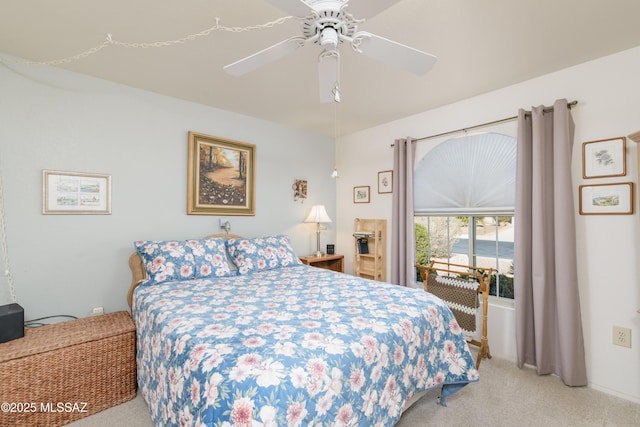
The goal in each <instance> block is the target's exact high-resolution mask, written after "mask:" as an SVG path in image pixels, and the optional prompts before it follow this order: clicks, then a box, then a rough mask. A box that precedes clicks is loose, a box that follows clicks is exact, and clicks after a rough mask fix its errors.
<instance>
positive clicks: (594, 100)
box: [336, 48, 640, 402]
mask: <svg viewBox="0 0 640 427" xmlns="http://www.w3.org/2000/svg"><path fill="white" fill-rule="evenodd" d="M639 75H640V48H635V49H631V50H628V51H625V52H621V53H619V54H616V55H612V56H609V57H605V58H601V59H599V60H596V61H592V62H589V63H585V64H582V65H579V66H576V67H572V68H568V69H565V70H562V71H560V72H556V73H553V74H549V75H547V76H543V77H540V78H537V79H533V80H530V81H527V82H524V83H521V84H517V85H514V86H510V87H507V88H504V89H501V90H497V91H494V92H490V93H487V94H485V95H482V96H478V97H474V98H470V99H467V100H464V101H461V102H458V103H455V104H451V105H448V106H445V107H442V108H438V109H434V110H430V111H426V112H424V113H421V114H418V115H415V116H412V117H407V118H405V119H402V120H398V121H395V122H392V123H388V124H385V125H382V126H378V127H375V128H371V129H367V130H365V131H362V132H358V133H355V134H352V135H348V136H346V137H343V138H341V139H340V140H339V141H338V142H337V145H336V158H337V165H338V168H339V170H340V173H341V178H340V179H339V180H338V187H337V202H338V205H337V209H338V229H337V233H338V238H337V243H338V245H339V246H340V247H341V248H349V247H353V243H352V242H353V240H352V239H353V238H352V237H351V233H352V227H353V219H354V218H356V217H360V218H386V219H387V221H388V223H389V225H390V222H391V200H392V197H391V195H389V194H377V172H378V171H382V170H386V169H392V167H393V154H392V150H391V148H390V144H391V143H392V142H393V140H394V139H396V138H400V137H406V136H412V137H416V138H420V137H424V136H429V135H433V134H438V133H442V132H447V131H451V130H455V129H460V128H464V127H469V126H473V125H476V124H480V123H485V122H489V121H493V120H498V119H502V118H506V117H511V116H514V115H516V114H517V110H518V109H519V108H525V109H530V107H531V106H537V105H551V104H553V102H554V101H555V100H556V99H559V98H566V99H567V100H569V101H572V100H577V101H578V102H579V104H578V106H577V107H576V108H574V109H573V110H572V114H573V117H574V120H575V123H576V133H575V145H574V158H573V175H574V186H575V204H576V221H577V244H578V248H579V249H578V259H579V265H578V268H579V280H580V293H581V294H580V299H581V305H582V321H583V328H584V338H585V349H586V354H587V367H588V378H589V381H590V385H591V386H592V387H594V388H597V389H600V390H603V391H606V392H608V393H611V394H614V395H618V396H621V397H625V398H627V399H629V400H633V401H637V402H640V363H638V361H639V360H640V315H638V314H637V313H636V309H638V308H639V307H640V280H639V278H640V267H638V264H639V262H638V261H639V259H640V248H639V247H638V243H637V242H638V234H639V225H640V224H639V222H638V218H639V216H638V213H636V214H634V215H624V216H580V215H578V209H577V201H578V186H579V185H581V184H583V183H587V182H593V183H600V182H625V181H632V182H634V183H636V184H637V182H638V179H637V176H638V174H637V172H638V167H637V147H636V144H635V143H634V142H632V141H631V140H628V141H627V142H628V144H627V171H628V173H627V176H625V177H622V178H608V179H591V180H584V179H582V173H581V150H582V143H583V142H586V141H593V140H599V139H606V138H613V137H619V136H625V135H628V134H630V133H632V132H635V131H637V130H640V121H639V120H638V117H640V101H639V95H640V92H639V89H638V76H639ZM398 96H402V94H399V95H398ZM360 185H370V186H371V189H372V191H371V203H369V204H354V203H353V202H352V191H353V187H354V186H360ZM636 195H637V188H636ZM635 211H636V212H638V202H637V199H636V202H635ZM346 268H347V270H348V271H352V269H353V255H352V251H351V250H350V251H349V252H347V257H346ZM513 322H514V318H513V310H512V309H511V308H510V307H503V306H501V305H494V304H491V305H490V308H489V323H490V324H489V343H490V345H491V350H492V353H493V354H494V355H496V356H500V357H506V358H509V359H512V360H515V358H516V355H515V345H514V340H515V338H514V336H515V335H514V334H515V332H514V331H515V329H514V327H513ZM613 325H619V326H624V327H627V328H631V329H632V336H633V338H632V344H633V348H631V349H628V348H624V347H618V346H614V345H612V326H613ZM633 340H635V341H633Z"/></svg>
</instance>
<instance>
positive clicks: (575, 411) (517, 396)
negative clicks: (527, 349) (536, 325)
mask: <svg viewBox="0 0 640 427" xmlns="http://www.w3.org/2000/svg"><path fill="white" fill-rule="evenodd" d="M436 396H437V391H435V390H434V391H431V392H429V393H428V394H427V395H426V396H424V397H423V398H422V399H421V400H419V401H418V402H416V403H415V404H414V405H413V406H412V407H411V408H409V410H408V411H407V412H406V413H405V414H404V415H403V417H402V419H401V420H400V422H398V424H396V426H397V427H418V426H465V427H466V426H544V427H555V426H558V427H559V426H563V427H564V426H640V404H636V403H632V402H629V401H627V400H624V399H620V398H617V397H613V396H610V395H607V394H604V393H601V392H598V391H596V390H593V389H590V388H586V387H580V388H571V387H567V386H565V385H564V384H563V383H562V381H560V380H559V379H558V378H557V377H554V376H544V377H539V376H537V375H536V374H535V372H534V371H533V370H531V369H518V368H517V367H516V366H515V365H514V363H513V362H510V361H506V360H501V359H497V358H495V357H494V358H493V359H490V360H483V361H482V364H481V366H480V382H477V383H473V384H469V385H468V386H466V387H465V388H463V389H462V390H461V391H459V392H458V393H456V394H454V395H453V396H450V397H449V398H448V399H447V407H443V406H441V405H438V404H437V403H436ZM69 426H72V427H98V426H100V427H102V426H104V427H107V426H128V427H151V426H153V423H152V422H151V418H150V417H149V414H148V412H147V406H146V404H145V402H144V400H143V399H142V397H141V396H138V397H137V398H136V399H134V400H131V401H129V402H127V403H124V404H122V405H119V406H116V407H114V408H111V409H107V410H106V411H103V412H100V413H98V414H95V415H92V416H90V417H87V418H84V419H82V420H79V421H76V422H74V423H71V424H69Z"/></svg>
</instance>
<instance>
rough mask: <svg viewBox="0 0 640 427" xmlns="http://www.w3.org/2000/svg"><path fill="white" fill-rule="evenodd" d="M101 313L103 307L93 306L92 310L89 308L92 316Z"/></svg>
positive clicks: (102, 312)
mask: <svg viewBox="0 0 640 427" xmlns="http://www.w3.org/2000/svg"><path fill="white" fill-rule="evenodd" d="M101 314H104V308H102V307H94V308H93V310H91V315H92V316H99V315H101Z"/></svg>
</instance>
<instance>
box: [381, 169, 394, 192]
mask: <svg viewBox="0 0 640 427" xmlns="http://www.w3.org/2000/svg"><path fill="white" fill-rule="evenodd" d="M392 192H393V171H392V170H389V171H382V172H378V194H384V193H392Z"/></svg>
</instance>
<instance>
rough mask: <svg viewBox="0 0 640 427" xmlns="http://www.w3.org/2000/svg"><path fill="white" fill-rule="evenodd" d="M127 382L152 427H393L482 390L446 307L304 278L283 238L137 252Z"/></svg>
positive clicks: (144, 246)
mask: <svg viewBox="0 0 640 427" xmlns="http://www.w3.org/2000/svg"><path fill="white" fill-rule="evenodd" d="M135 247H136V252H135V253H134V254H133V255H132V256H131V257H130V259H129V265H130V267H131V270H132V274H133V280H132V285H131V289H130V290H129V295H128V299H129V304H130V306H131V310H132V315H133V318H134V321H135V324H136V328H137V332H136V333H137V343H136V345H137V356H136V362H137V377H138V385H139V389H140V392H141V394H142V396H143V397H144V399H145V401H146V402H147V404H148V406H149V410H150V413H151V416H152V418H153V421H154V422H155V424H156V425H163V426H164V425H176V426H177V425H194V426H216V427H225V426H265V427H266V426H285V425H286V426H327V425H335V426H373V425H376V426H391V425H394V424H395V423H396V422H397V421H398V420H399V419H400V416H401V415H402V412H403V410H405V409H406V408H407V407H408V406H409V404H410V402H413V401H415V400H416V398H417V397H418V396H420V395H421V394H422V393H424V392H425V391H426V390H429V389H432V388H435V387H441V391H440V403H441V404H443V405H446V398H447V397H448V396H450V395H451V394H453V393H455V392H456V391H458V390H459V389H461V388H462V387H464V386H465V385H466V384H468V383H470V382H475V381H478V380H479V375H478V371H477V370H476V368H475V365H474V362H473V358H472V356H471V354H470V352H469V348H468V347H467V343H466V341H465V339H464V335H463V334H462V331H461V329H460V327H459V326H458V324H457V322H456V320H455V318H454V316H453V314H452V313H451V311H450V310H449V309H448V308H447V307H446V305H445V304H444V303H443V302H442V301H441V300H439V299H438V298H437V297H434V296H433V295H431V294H428V293H426V292H424V291H422V290H419V289H408V288H404V287H401V286H396V285H391V284H387V283H381V282H376V281H372V280H367V279H362V278H359V277H354V276H350V275H347V274H343V273H338V272H334V271H329V270H324V269H320V268H316V267H310V266H306V265H303V264H302V263H301V262H300V261H299V259H298V258H297V257H296V256H295V253H294V252H293V250H292V249H291V246H290V244H289V240H288V238H287V236H285V235H278V236H268V237H262V238H254V239H247V238H242V237H240V236H233V235H225V236H224V237H220V236H217V235H214V236H208V237H207V238H204V239H197V240H186V241H163V242H154V241H140V242H135Z"/></svg>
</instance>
